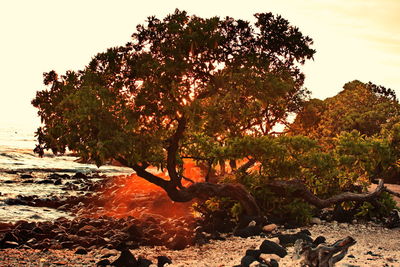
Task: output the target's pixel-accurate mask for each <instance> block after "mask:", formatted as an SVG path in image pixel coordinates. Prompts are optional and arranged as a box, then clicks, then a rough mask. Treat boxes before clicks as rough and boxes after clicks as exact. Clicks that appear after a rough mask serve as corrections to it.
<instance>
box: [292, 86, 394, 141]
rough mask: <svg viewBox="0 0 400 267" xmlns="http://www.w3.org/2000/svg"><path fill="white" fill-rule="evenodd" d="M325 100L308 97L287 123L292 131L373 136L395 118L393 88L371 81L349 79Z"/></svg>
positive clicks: (314, 135) (323, 135) (325, 135)
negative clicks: (291, 121) (300, 109)
mask: <svg viewBox="0 0 400 267" xmlns="http://www.w3.org/2000/svg"><path fill="white" fill-rule="evenodd" d="M343 89H344V90H343V91H341V92H340V93H338V94H337V95H336V96H334V97H331V98H327V99H325V100H323V101H322V100H318V99H311V100H310V101H309V102H308V103H306V104H305V106H304V109H303V110H302V111H301V112H300V113H299V114H298V115H297V117H296V120H295V121H294V123H293V124H291V125H290V131H291V133H293V134H302V135H306V136H309V137H311V138H314V139H331V138H333V137H335V136H336V135H338V134H340V133H341V132H343V131H345V132H351V131H353V130H357V131H359V132H360V133H361V134H364V135H367V136H373V135H376V134H380V133H381V131H382V129H385V128H388V127H389V128H390V127H391V126H392V125H393V124H394V123H396V122H398V120H399V115H400V105H399V103H398V101H397V98H396V94H395V92H394V91H393V90H391V89H387V88H385V87H383V86H378V85H375V84H373V83H371V82H369V83H362V82H360V81H352V82H349V83H346V84H345V85H344V87H343Z"/></svg>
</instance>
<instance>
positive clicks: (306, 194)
mask: <svg viewBox="0 0 400 267" xmlns="http://www.w3.org/2000/svg"><path fill="white" fill-rule="evenodd" d="M268 186H269V187H272V188H275V189H276V190H278V191H286V189H288V188H289V189H290V190H294V192H293V194H294V195H296V196H297V197H300V198H302V199H304V200H305V201H307V202H308V203H310V204H312V205H314V206H316V207H318V208H321V209H322V208H327V207H329V206H332V205H333V204H337V203H341V202H344V201H356V202H363V201H368V200H371V199H373V198H375V197H377V196H379V195H380V194H381V193H382V192H383V191H385V186H384V184H383V180H381V179H380V180H379V185H378V186H377V188H376V189H375V190H374V191H373V192H371V193H361V194H357V193H352V192H344V193H341V194H338V195H335V196H332V197H330V198H328V199H320V198H318V197H317V196H316V195H314V194H313V193H311V191H310V190H309V189H308V188H307V187H306V185H305V184H304V183H302V182H301V181H298V180H292V181H282V180H277V181H273V182H271V183H269V184H268Z"/></svg>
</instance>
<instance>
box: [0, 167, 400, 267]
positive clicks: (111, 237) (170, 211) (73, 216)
mask: <svg viewBox="0 0 400 267" xmlns="http://www.w3.org/2000/svg"><path fill="white" fill-rule="evenodd" d="M12 175H14V176H13V177H12V179H8V180H5V183H6V184H17V183H23V184H24V185H29V184H40V185H51V186H55V187H56V188H59V189H60V191H62V192H68V193H67V194H59V195H51V196H45V195H34V194H29V195H15V196H12V197H10V196H8V195H4V194H3V195H2V197H3V200H4V203H5V204H6V205H8V206H9V207H18V206H23V207H42V208H45V209H48V210H49V212H54V211H60V212H64V213H65V214H66V215H67V216H64V217H60V218H58V219H55V220H52V221H48V220H17V221H13V222H4V221H3V222H0V252H1V253H0V266H62V265H65V266H106V265H109V264H112V263H114V266H125V265H123V264H122V265H121V261H122V262H124V261H125V263H126V262H130V263H131V265H132V264H133V265H132V266H150V263H152V264H153V266H164V265H166V264H169V265H168V266H300V261H301V258H299V255H298V254H299V253H298V252H296V251H295V247H294V243H295V242H294V240H293V241H290V242H288V241H285V240H287V239H285V238H282V236H285V235H293V234H298V233H301V235H300V236H302V237H303V239H304V240H308V241H310V242H316V240H319V241H320V242H325V243H326V244H327V245H329V244H333V243H334V242H336V241H337V240H339V239H343V238H345V237H347V236H350V237H352V238H354V239H355V241H356V243H355V244H354V245H352V246H351V247H350V248H349V250H348V253H347V254H346V255H345V257H344V259H342V260H341V261H340V262H339V263H338V264H337V266H348V267H349V266H400V253H399V252H398V247H399V246H400V241H399V236H400V229H399V228H393V229H389V228H386V227H384V226H383V225H381V224H377V223H372V222H363V223H359V222H357V221H353V222H352V223H338V222H336V221H330V222H327V221H324V220H320V219H318V218H315V219H314V220H313V224H312V225H310V226H308V227H306V228H294V229H287V228H284V227H283V226H282V227H281V226H277V225H274V224H272V223H271V222H269V221H268V220H265V221H262V222H252V221H249V222H247V223H246V225H247V226H245V227H244V228H241V229H236V231H234V234H232V230H233V229H228V228H226V229H225V230H226V231H225V232H226V233H225V234H220V233H219V232H216V231H211V230H210V229H209V228H208V227H207V225H204V224H203V223H202V222H201V221H200V220H199V219H198V218H196V217H195V216H193V213H192V210H191V209H190V207H191V203H187V204H185V205H181V204H177V203H173V202H172V201H170V200H169V199H168V197H167V196H165V194H164V193H163V192H162V191H160V190H159V189H158V188H157V187H155V186H154V185H152V184H148V183H146V182H145V181H143V180H142V179H140V178H138V179H136V178H137V177H133V176H131V177H129V176H120V177H105V176H101V175H98V174H92V175H86V174H83V173H76V174H75V175H66V174H57V173H52V174H49V175H44V176H40V177H37V176H35V175H31V174H17V173H16V174H12ZM7 181H10V182H7ZM2 182H3V183H4V180H3V181H2ZM219 226H220V227H218V228H219V229H224V227H225V226H224V227H221V225H219ZM220 232H221V231H220ZM222 232H224V231H222ZM304 233H306V234H304ZM321 238H322V239H321ZM289 240H290V239H289ZM268 242H271V243H268ZM263 244H264V245H263ZM265 244H270V245H268V246H267V247H268V249H269V248H270V247H271V246H272V247H275V246H276V247H277V248H279V249H278V251H270V250H268V249H267V248H266V245H265ZM273 244H276V245H273ZM121 257H122V259H121ZM160 259H163V260H164V262H163V263H162V264H161V263H160ZM118 262H119V263H120V264H119V265H118ZM135 264H136V265H135Z"/></svg>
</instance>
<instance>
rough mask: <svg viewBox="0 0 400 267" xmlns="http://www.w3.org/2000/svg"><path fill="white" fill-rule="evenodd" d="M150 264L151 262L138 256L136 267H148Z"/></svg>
mask: <svg viewBox="0 0 400 267" xmlns="http://www.w3.org/2000/svg"><path fill="white" fill-rule="evenodd" d="M152 264H153V263H152V262H151V261H150V260H148V259H145V258H142V257H139V259H138V260H137V266H138V267H149V266H150V265H152Z"/></svg>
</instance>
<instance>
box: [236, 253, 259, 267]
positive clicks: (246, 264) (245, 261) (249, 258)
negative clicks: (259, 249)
mask: <svg viewBox="0 0 400 267" xmlns="http://www.w3.org/2000/svg"><path fill="white" fill-rule="evenodd" d="M255 261H257V259H255V258H254V257H253V256H249V255H246V256H244V257H243V258H242V259H241V260H240V266H242V267H249V266H250V264H252V263H253V262H255Z"/></svg>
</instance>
